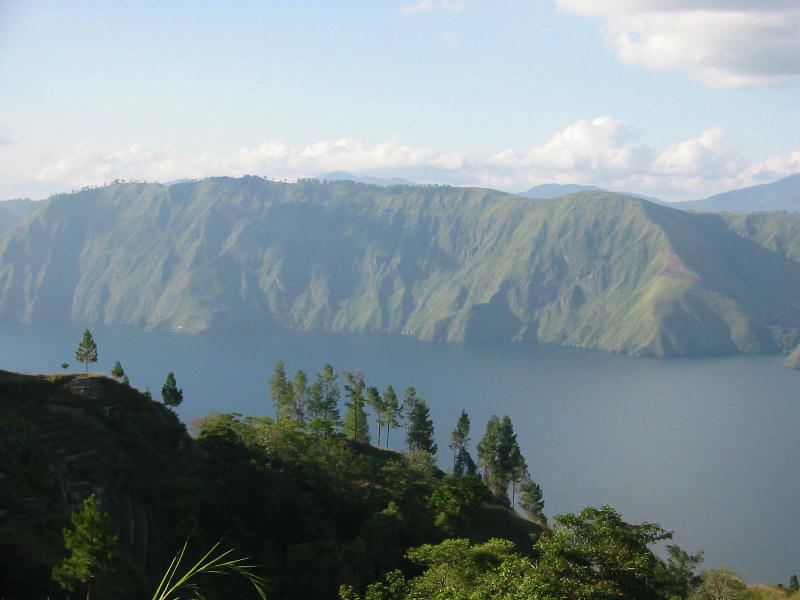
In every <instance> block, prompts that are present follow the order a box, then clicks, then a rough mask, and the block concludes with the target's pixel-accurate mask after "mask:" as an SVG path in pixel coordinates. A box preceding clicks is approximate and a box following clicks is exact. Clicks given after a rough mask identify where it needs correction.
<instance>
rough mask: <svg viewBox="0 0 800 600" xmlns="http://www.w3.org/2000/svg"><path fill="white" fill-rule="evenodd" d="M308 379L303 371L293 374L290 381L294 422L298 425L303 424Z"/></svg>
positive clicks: (307, 393) (307, 394)
mask: <svg viewBox="0 0 800 600" xmlns="http://www.w3.org/2000/svg"><path fill="white" fill-rule="evenodd" d="M308 396H309V389H308V377H306V374H305V373H304V372H303V371H300V370H298V371H297V372H295V374H294V380H293V381H292V405H293V408H294V411H293V412H294V416H293V418H294V420H295V421H297V422H298V423H303V422H305V418H306V405H307V404H308Z"/></svg>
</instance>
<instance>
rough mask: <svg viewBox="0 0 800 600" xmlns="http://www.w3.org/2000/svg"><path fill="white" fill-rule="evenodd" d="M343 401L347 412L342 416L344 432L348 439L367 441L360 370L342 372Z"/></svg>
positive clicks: (365, 414) (362, 377)
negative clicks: (345, 400) (343, 381)
mask: <svg viewBox="0 0 800 600" xmlns="http://www.w3.org/2000/svg"><path fill="white" fill-rule="evenodd" d="M344 380H345V382H346V383H345V386H344V389H345V394H346V395H347V398H348V401H347V402H345V406H346V407H347V413H346V414H345V416H344V432H345V435H346V436H347V438H348V439H351V440H353V441H355V442H362V443H369V426H368V425H367V413H366V412H365V411H364V375H363V374H362V373H361V372H358V373H355V374H353V373H350V372H347V373H345V374H344Z"/></svg>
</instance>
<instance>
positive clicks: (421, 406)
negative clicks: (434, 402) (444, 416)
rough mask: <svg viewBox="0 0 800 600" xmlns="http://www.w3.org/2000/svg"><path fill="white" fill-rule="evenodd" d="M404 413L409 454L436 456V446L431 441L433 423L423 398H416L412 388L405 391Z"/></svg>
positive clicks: (415, 392)
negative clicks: (425, 453) (405, 412)
mask: <svg viewBox="0 0 800 600" xmlns="http://www.w3.org/2000/svg"><path fill="white" fill-rule="evenodd" d="M405 406H406V411H407V414H408V431H407V432H406V443H407V444H408V449H409V451H410V452H416V451H422V452H427V453H428V454H430V455H431V456H435V455H436V450H437V446H436V443H435V442H434V441H433V421H432V420H431V418H430V412H431V411H430V409H429V408H428V403H427V402H425V398H423V397H422V396H417V391H416V390H415V389H414V388H413V387H409V388H408V389H407V390H406V402H405Z"/></svg>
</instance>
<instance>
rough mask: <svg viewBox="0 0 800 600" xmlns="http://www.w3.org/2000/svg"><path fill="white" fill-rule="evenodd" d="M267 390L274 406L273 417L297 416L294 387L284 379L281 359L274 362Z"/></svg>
mask: <svg viewBox="0 0 800 600" xmlns="http://www.w3.org/2000/svg"><path fill="white" fill-rule="evenodd" d="M269 391H270V394H271V395H272V402H273V405H274V406H275V418H276V419H278V420H279V421H286V420H290V419H294V418H295V417H296V416H297V412H296V410H295V404H294V387H293V386H292V384H291V383H290V382H289V380H288V379H286V370H285V368H284V366H283V362H281V361H278V362H276V363H275V368H274V369H273V372H272V378H271V379H270V380H269Z"/></svg>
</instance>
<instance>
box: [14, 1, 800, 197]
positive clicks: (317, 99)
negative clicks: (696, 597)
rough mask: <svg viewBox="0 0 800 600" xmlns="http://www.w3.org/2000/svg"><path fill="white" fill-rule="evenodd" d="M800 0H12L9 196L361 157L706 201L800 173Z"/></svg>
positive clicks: (458, 173)
mask: <svg viewBox="0 0 800 600" xmlns="http://www.w3.org/2000/svg"><path fill="white" fill-rule="evenodd" d="M798 80H800V2H797V1H796V0H758V2H755V1H753V0H591V1H588V0H379V1H377V2H376V1H366V0H364V1H360V2H358V1H355V0H337V1H333V2H332V1H331V0H319V1H317V0H307V1H305V2H288V1H281V0H271V1H269V0H266V1H265V0H260V1H249V0H240V1H239V2H236V3H229V2H196V1H195V2H183V1H181V0H171V1H169V2H164V1H159V2H153V1H150V0H140V1H138V2H128V1H121V2H108V1H107V0H105V1H102V2H100V1H97V2H95V1H80V0H72V1H69V2H67V1H63V2H57V1H51V2H41V1H38V0H0V199H10V198H17V197H29V198H33V199H40V198H45V197H47V196H48V195H50V194H53V193H58V192H65V191H70V190H72V189H78V188H81V187H83V186H89V185H102V184H103V183H105V182H110V181H112V180H114V179H124V180H129V179H135V180H145V181H162V182H164V181H171V180H175V179H181V178H202V177H208V176H216V175H232V176H240V175H244V174H252V175H261V176H265V177H268V178H271V179H286V180H289V181H292V180H294V179H295V178H297V177H315V176H320V175H323V174H325V173H327V172H330V171H335V170H344V171H349V172H351V173H356V174H358V175H369V176H378V177H404V178H406V179H410V180H412V181H416V182H420V183H446V184H451V185H477V186H482V187H492V188H496V189H502V190H506V191H510V192H518V191H523V190H526V189H529V188H530V187H532V186H534V185H538V184H542V183H552V182H556V183H578V184H593V185H599V186H602V187H605V188H608V189H614V190H621V191H631V192H637V193H641V194H647V195H651V196H656V197H658V198H662V199H665V200H673V201H677V200H690V199H698V198H703V197H706V196H709V195H711V194H714V193H718V192H722V191H726V190H729V189H733V188H739V187H745V186H749V185H755V184H759V183H767V182H770V181H774V180H776V179H779V178H781V177H784V176H786V175H790V174H792V173H795V172H798V171H800V111H798V106H799V105H800V102H799V101H800V81H798Z"/></svg>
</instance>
